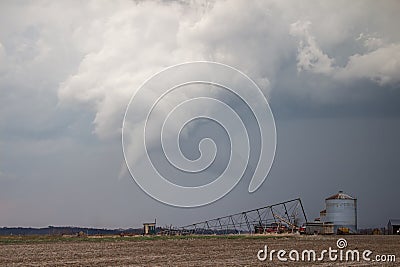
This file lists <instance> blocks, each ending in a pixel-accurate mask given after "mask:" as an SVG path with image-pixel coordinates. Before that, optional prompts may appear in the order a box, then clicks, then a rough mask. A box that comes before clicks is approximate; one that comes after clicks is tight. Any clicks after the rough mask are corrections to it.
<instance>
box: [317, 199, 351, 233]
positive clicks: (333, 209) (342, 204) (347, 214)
mask: <svg viewBox="0 0 400 267" xmlns="http://www.w3.org/2000/svg"><path fill="white" fill-rule="evenodd" d="M325 205H326V217H325V218H324V221H325V222H331V223H333V225H334V231H335V232H336V233H339V234H340V233H357V199H355V198H353V197H351V196H349V195H347V194H345V193H343V191H339V193H337V194H335V195H333V196H330V197H328V198H327V199H325Z"/></svg>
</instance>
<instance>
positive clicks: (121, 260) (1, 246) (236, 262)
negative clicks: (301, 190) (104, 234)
mask: <svg viewBox="0 0 400 267" xmlns="http://www.w3.org/2000/svg"><path fill="white" fill-rule="evenodd" d="M338 238H345V239H346V240H347V244H348V246H347V247H346V248H345V249H343V250H344V251H346V250H348V249H352V250H354V249H358V250H359V251H360V254H361V253H362V252H363V250H366V249H368V250H371V251H372V252H373V254H371V255H370V258H371V259H375V256H376V255H378V254H380V255H388V254H393V255H395V256H396V262H394V263H393V262H392V263H385V264H383V263H378V262H372V261H371V262H367V261H363V260H362V259H360V261H359V262H357V261H351V262H345V261H338V260H337V261H329V258H328V255H326V256H325V260H324V261H315V262H307V261H300V262H293V261H290V260H289V261H288V262H280V261H278V259H277V257H276V255H274V257H273V262H271V261H269V259H267V260H266V261H264V262H261V261H259V260H258V259H257V252H258V251H259V250H260V249H263V248H264V245H268V249H269V250H272V249H274V250H280V249H284V250H286V251H287V253H289V251H290V250H292V249H295V250H297V251H300V252H301V251H302V250H304V249H308V250H310V249H312V250H315V251H316V252H317V257H319V255H320V252H321V251H322V250H324V249H327V250H328V249H329V247H332V249H337V245H336V241H337V239H338ZM399 251H400V236H288V237H279V238H274V237H265V236H252V237H243V236H242V237H230V238H226V237H187V236H186V237H184V238H182V237H181V238H179V237H170V238H165V237H155V238H151V239H146V238H143V237H122V238H120V237H118V238H109V237H108V238H96V239H94V238H84V239H82V238H80V239H79V238H57V239H54V240H52V239H49V240H35V239H33V240H30V239H23V240H14V239H4V238H0V266H400V252H399ZM286 257H288V255H287V254H286ZM300 257H301V256H300Z"/></svg>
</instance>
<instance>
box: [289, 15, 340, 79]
mask: <svg viewBox="0 0 400 267" xmlns="http://www.w3.org/2000/svg"><path fill="white" fill-rule="evenodd" d="M310 25H311V22H310V21H297V22H295V23H293V24H291V25H290V26H291V27H290V34H292V35H293V36H296V37H299V39H300V41H299V47H298V54H297V70H298V71H303V70H304V71H311V72H315V73H324V74H328V73H331V72H332V71H333V67H332V65H333V59H331V58H330V57H329V56H328V55H326V54H324V52H322V50H321V49H320V48H319V46H318V44H317V42H316V41H315V37H314V36H312V35H311V34H310V32H309V27H310Z"/></svg>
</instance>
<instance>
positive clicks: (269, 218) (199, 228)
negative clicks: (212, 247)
mask: <svg viewBox="0 0 400 267" xmlns="http://www.w3.org/2000/svg"><path fill="white" fill-rule="evenodd" d="M305 222H307V218H306V214H305V212H304V208H303V204H302V203H301V200H300V198H297V199H293V200H289V201H285V202H281V203H277V204H274V205H269V206H265V207H262V208H258V209H253V210H249V211H243V212H240V213H236V214H232V215H228V216H224V217H220V218H216V219H211V220H207V221H203V222H198V223H193V224H190V225H186V226H183V227H178V228H173V227H171V228H169V229H163V230H162V231H161V232H160V234H165V235H187V234H199V235H201V234H206V235H207V234H208V235H212V234H217V235H222V234H254V233H259V234H262V233H282V232H297V231H299V229H300V227H301V225H302V224H303V223H305Z"/></svg>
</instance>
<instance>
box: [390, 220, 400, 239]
mask: <svg viewBox="0 0 400 267" xmlns="http://www.w3.org/2000/svg"><path fill="white" fill-rule="evenodd" d="M388 234H389V235H399V234H400V220H399V219H390V220H389V222H388Z"/></svg>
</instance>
